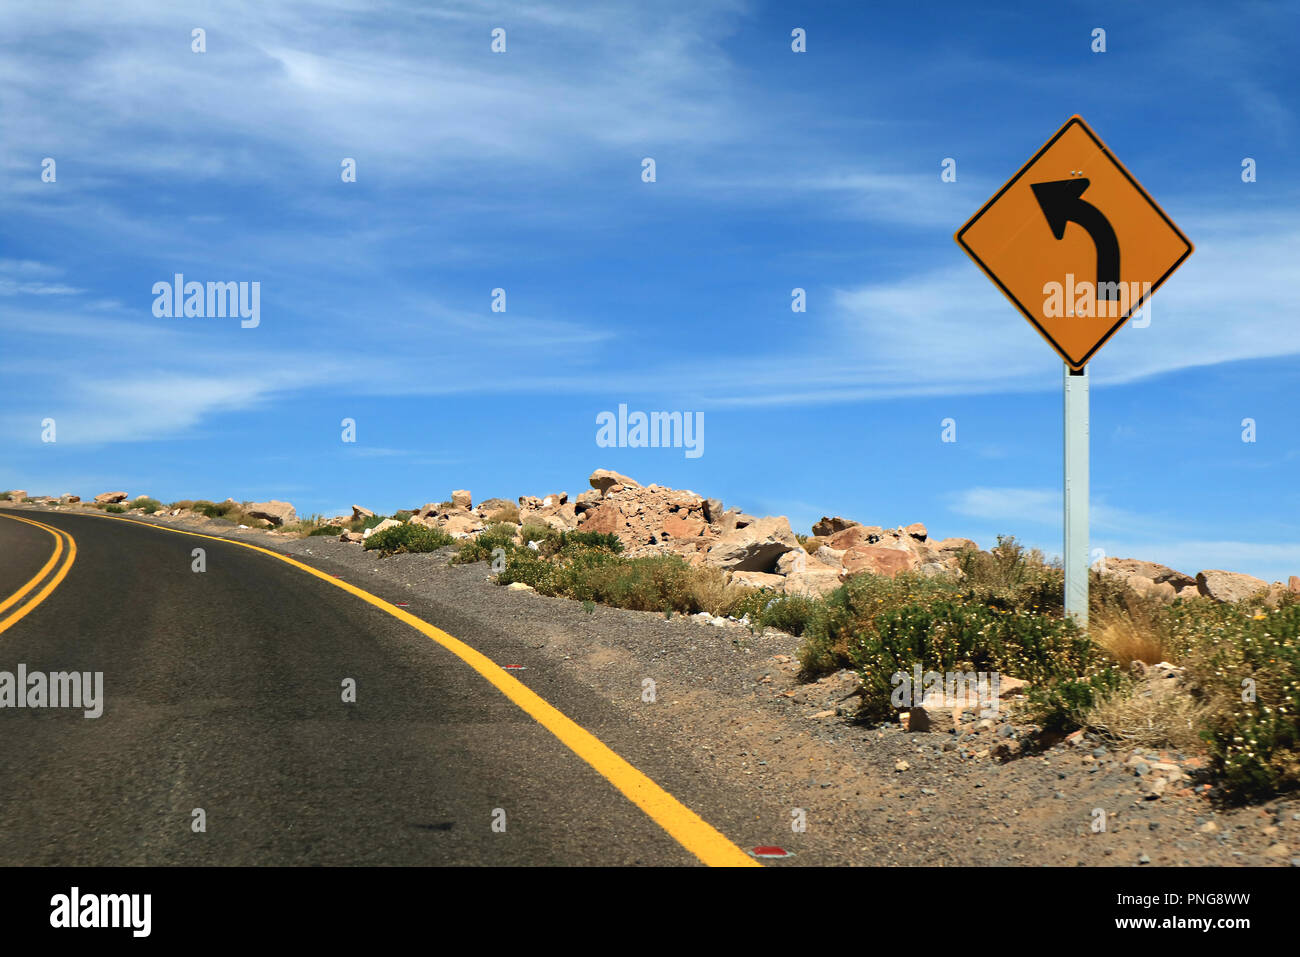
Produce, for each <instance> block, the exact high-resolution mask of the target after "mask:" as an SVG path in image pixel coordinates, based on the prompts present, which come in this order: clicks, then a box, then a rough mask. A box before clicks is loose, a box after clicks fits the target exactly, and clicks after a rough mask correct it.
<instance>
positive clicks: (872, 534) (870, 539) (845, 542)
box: [830, 525, 885, 551]
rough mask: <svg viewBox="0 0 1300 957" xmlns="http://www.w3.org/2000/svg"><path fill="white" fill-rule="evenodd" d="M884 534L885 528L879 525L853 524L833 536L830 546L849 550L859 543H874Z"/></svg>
mask: <svg viewBox="0 0 1300 957" xmlns="http://www.w3.org/2000/svg"><path fill="white" fill-rule="evenodd" d="M884 535H885V530H884V529H883V528H881V527H880V526H879V525H851V526H849V527H848V528H846V529H843V530H841V531H838V532H836V533H835V534H834V535H832V536H831V540H830V547H831V548H836V549H839V550H840V551H847V550H848V549H850V548H854V547H856V546H858V545H874V544H876V543H877V542H879V541H880V540H881V539H882V538H884Z"/></svg>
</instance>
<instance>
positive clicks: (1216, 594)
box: [1196, 568, 1268, 602]
mask: <svg viewBox="0 0 1300 957" xmlns="http://www.w3.org/2000/svg"><path fill="white" fill-rule="evenodd" d="M1196 584H1197V586H1198V588H1199V589H1200V592H1201V594H1202V595H1208V596H1209V597H1211V598H1213V599H1214V600H1215V601H1224V602H1229V601H1241V600H1242V599H1243V598H1249V597H1251V596H1252V595H1254V594H1256V593H1257V592H1261V591H1265V590H1266V589H1267V588H1268V582H1266V581H1264V579H1262V578H1256V577H1255V576H1254V575H1243V574H1240V573H1239V572H1225V571H1222V570H1221V569H1217V568H1211V569H1207V570H1206V571H1202V572H1197V573H1196Z"/></svg>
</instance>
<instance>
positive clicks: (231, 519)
mask: <svg viewBox="0 0 1300 957" xmlns="http://www.w3.org/2000/svg"><path fill="white" fill-rule="evenodd" d="M194 511H196V512H198V513H199V514H200V515H203V516H205V517H207V518H210V519H212V520H213V521H217V522H227V523H229V524H231V525H248V524H251V523H252V521H253V520H252V519H250V518H249V517H248V516H247V515H245V514H244V507H243V506H242V505H240V504H239V503H238V502H207V501H203V500H199V501H196V502H195V503H194Z"/></svg>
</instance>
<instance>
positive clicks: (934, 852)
mask: <svg viewBox="0 0 1300 957" xmlns="http://www.w3.org/2000/svg"><path fill="white" fill-rule="evenodd" d="M41 510H42V509H39V508H33V507H31V506H25V507H23V508H22V509H21V511H31V512H36V511H41ZM59 510H62V509H59ZM129 517H131V518H134V519H136V520H140V521H147V522H150V523H151V524H158V525H165V526H168V527H180V528H185V529H187V530H191V531H197V532H201V533H203V534H210V535H219V536H221V537H227V538H232V539H237V540H243V541H249V542H251V543H254V544H258V545H261V546H263V547H267V548H271V549H274V550H276V551H279V552H283V553H285V554H288V555H292V556H294V557H296V558H298V559H300V560H302V561H305V562H307V563H308V564H311V565H313V566H314V567H317V568H320V569H321V570H323V571H327V572H329V573H331V574H336V575H340V576H341V577H344V578H346V579H348V580H351V581H353V582H355V583H357V584H359V585H360V586H362V587H365V588H368V589H370V590H373V591H375V592H376V593H377V594H380V595H381V596H383V597H386V598H391V597H393V596H402V595H404V596H405V600H406V601H407V602H408V603H409V605H410V610H411V611H412V612H413V613H416V614H418V615H420V616H421V617H424V618H426V620H428V621H430V622H432V623H433V624H435V625H437V626H438V627H440V628H442V629H444V630H446V631H448V632H450V633H451V634H453V635H456V634H457V631H458V627H461V626H464V625H467V624H470V623H472V624H473V625H474V626H475V628H476V629H477V631H478V632H480V633H482V632H483V631H484V630H485V629H486V630H487V631H489V632H490V633H491V634H492V635H494V636H495V638H494V640H493V642H492V644H493V647H491V648H480V650H481V651H483V652H484V653H486V654H489V655H490V656H491V657H492V658H493V660H495V661H497V663H498V664H501V665H502V666H503V667H505V666H517V667H516V668H515V673H516V674H517V675H518V676H519V677H520V679H521V680H524V681H525V682H526V683H528V684H530V685H531V686H532V687H534V688H536V689H537V690H538V691H539V693H542V694H543V695H545V685H546V675H547V673H548V672H550V673H551V674H553V675H554V674H563V675H564V676H565V677H566V678H567V679H569V680H575V681H578V682H580V683H581V684H583V685H585V686H586V687H588V688H590V689H591V690H592V692H593V693H594V694H596V695H598V696H600V697H601V698H602V699H604V700H605V701H607V702H609V703H610V705H611V706H612V707H613V708H614V709H615V711H616V712H618V713H620V714H621V715H622V716H624V717H625V718H626V719H627V720H626V725H625V726H622V727H618V726H616V723H614V722H611V725H610V726H609V727H606V728H594V729H592V730H593V731H595V732H596V733H597V734H599V735H601V736H602V738H604V740H606V742H607V743H609V744H610V745H611V747H614V748H615V749H616V750H618V751H620V753H622V754H623V755H624V757H626V758H627V759H628V760H630V761H632V763H634V764H636V765H637V766H638V767H641V768H642V770H644V771H646V773H648V774H651V776H652V777H656V779H657V780H660V781H661V783H665V786H669V787H670V790H671V789H672V787H671V785H670V784H669V783H668V781H671V780H673V779H680V778H681V776H682V775H683V774H686V775H691V776H694V778H695V780H696V782H697V786H703V787H705V788H708V787H709V786H710V785H716V787H717V788H718V789H719V791H720V792H724V793H727V794H729V795H735V794H743V795H745V798H744V799H745V800H746V801H747V802H748V803H749V804H751V805H752V808H753V818H754V822H755V823H754V827H753V828H752V829H749V828H747V829H746V830H747V831H748V832H749V833H746V834H743V835H738V834H729V836H731V837H733V839H735V840H737V842H738V843H742V844H743V843H745V842H746V841H747V840H751V841H753V842H754V843H768V844H775V845H779V846H781V847H783V848H785V849H786V850H788V851H792V852H794V855H795V856H794V857H793V858H791V859H789V861H788V863H789V864H796V865H798V864H813V865H958V864H961V865H1057V866H1077V865H1086V866H1139V865H1144V864H1148V865H1152V866H1158V865H1172V866H1189V865H1192V866H1195V865H1225V866H1233V865H1236V866H1242V865H1246V866H1264V865H1293V866H1296V865H1300V798H1298V797H1296V796H1291V797H1286V798H1282V799H1277V800H1272V801H1269V802H1266V803H1264V804H1261V805H1253V806H1244V807H1225V806H1221V805H1219V804H1217V803H1216V801H1215V800H1214V797H1213V792H1212V791H1211V790H1210V789H1209V788H1207V787H1206V786H1205V785H1204V783H1203V782H1201V781H1199V780H1198V778H1197V768H1198V764H1199V762H1198V759H1197V756H1196V755H1179V754H1171V753H1167V752H1166V753H1160V754H1156V753H1147V752H1142V753H1139V754H1133V753H1128V752H1116V751H1114V750H1111V749H1109V748H1107V747H1105V745H1104V744H1103V743H1102V742H1098V741H1090V740H1088V739H1086V738H1085V739H1083V740H1081V741H1079V742H1077V743H1075V744H1071V743H1069V742H1064V741H1063V742H1058V743H1056V744H1054V745H1052V746H1051V747H1045V748H1044V747H1041V746H1034V745H1032V743H1031V740H1030V731H1031V730H1032V729H1030V728H1028V727H1026V726H1023V725H1019V724H1015V723H1003V724H993V725H992V726H991V727H986V728H982V729H981V728H974V729H971V730H968V731H965V732H964V733H961V734H959V733H956V732H953V731H940V732H926V733H913V732H908V731H905V730H903V729H902V728H901V727H899V726H897V725H892V726H888V727H869V726H866V725H862V724H859V723H856V722H855V721H854V720H853V718H852V713H853V711H854V710H855V701H856V699H855V697H854V691H855V688H856V682H855V681H854V680H853V677H852V675H850V674H847V673H843V672H842V673H839V674H837V675H831V676H828V677H827V678H824V679H822V680H820V681H817V682H812V683H801V682H800V681H799V680H798V678H797V675H796V671H797V665H796V663H795V655H796V652H797V649H798V645H799V639H798V638H795V637H793V636H791V635H787V634H784V633H782V632H778V631H775V630H771V629H768V630H766V631H764V632H761V633H751V631H750V630H749V629H748V628H747V627H745V626H743V625H739V624H734V623H732V624H728V625H725V626H718V625H715V624H710V623H706V622H703V621H701V620H699V619H695V618H682V617H674V618H673V619H671V620H666V619H665V618H664V617H663V615H659V614H653V613H647V612H633V611H624V610H621V609H614V608H606V607H602V606H596V607H595V608H594V609H592V610H591V611H588V610H587V609H585V608H584V606H583V605H582V604H581V603H579V602H574V601H570V600H568V599H562V598H546V597H543V596H541V595H538V594H536V593H534V592H531V591H522V590H521V591H516V590H511V589H508V588H503V587H500V586H498V585H495V584H494V583H492V581H491V576H490V574H489V572H488V568H487V565H486V564H482V563H480V564H477V565H452V564H450V558H451V551H452V550H451V549H444V550H443V551H441V552H437V553H432V554H418V555H395V556H392V557H390V558H387V559H381V558H379V557H378V556H377V554H375V553H374V552H367V551H364V550H363V549H362V548H361V547H360V546H358V545H353V544H345V543H342V542H339V541H337V540H334V539H331V538H325V537H317V538H304V539H287V538H285V537H283V536H277V535H274V534H269V533H265V532H261V531H256V530H252V529H248V530H234V529H232V528H231V526H229V525H224V524H221V523H216V522H208V521H188V522H179V521H177V520H175V519H171V520H166V521H161V520H152V519H149V518H147V517H142V516H129ZM394 600H401V599H400V598H395V599H394ZM466 630H469V629H466ZM647 679H649V680H651V681H653V682H654V692H655V693H654V701H647V700H644V698H645V697H647V696H646V695H645V694H644V691H645V688H646V684H645V682H646V680H647ZM1017 749H1018V750H1017ZM1013 751H1015V752H1016V753H1009V752H1013ZM1156 763H1167V764H1172V765H1177V766H1178V767H1179V769H1180V770H1181V772H1182V774H1183V775H1184V777H1183V779H1182V780H1179V781H1177V782H1175V783H1174V784H1171V786H1170V787H1168V788H1167V789H1166V790H1164V792H1163V793H1161V794H1160V795H1159V796H1158V797H1153V796H1151V790H1152V789H1151V787H1150V783H1151V780H1152V776H1151V771H1150V768H1151V766H1152V765H1154V764H1156ZM669 769H671V770H669ZM661 770H662V776H660V772H661ZM1175 776H1177V775H1175ZM692 790H695V788H694V787H693V788H692ZM800 811H802V812H803V813H802V815H800V814H799V812H800ZM1101 812H1104V817H1105V821H1104V830H1099V829H1098V822H1099V821H1100V820H1101ZM800 817H802V819H803V820H804V821H806V829H805V830H803V831H798V830H796V826H797V824H798V821H799V819H800ZM764 837H765V839H764ZM746 846H752V844H747V845H746Z"/></svg>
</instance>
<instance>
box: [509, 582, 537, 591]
mask: <svg viewBox="0 0 1300 957" xmlns="http://www.w3.org/2000/svg"><path fill="white" fill-rule="evenodd" d="M533 590H534V589H533V586H532V585H528V584H525V583H524V582H511V583H510V584H509V585H507V586H506V591H533Z"/></svg>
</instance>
